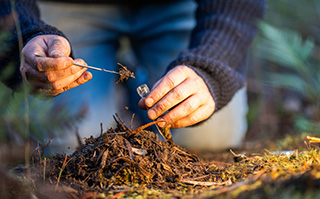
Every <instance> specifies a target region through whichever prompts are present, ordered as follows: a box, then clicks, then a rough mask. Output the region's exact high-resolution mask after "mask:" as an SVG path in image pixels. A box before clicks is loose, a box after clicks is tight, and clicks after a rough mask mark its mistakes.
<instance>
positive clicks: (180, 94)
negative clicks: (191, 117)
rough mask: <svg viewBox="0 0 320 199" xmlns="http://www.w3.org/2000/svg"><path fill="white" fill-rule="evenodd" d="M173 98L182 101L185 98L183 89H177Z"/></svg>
mask: <svg viewBox="0 0 320 199" xmlns="http://www.w3.org/2000/svg"><path fill="white" fill-rule="evenodd" d="M173 96H174V97H175V98H176V99H182V98H183V96H184V92H183V90H182V89H180V88H179V87H176V88H175V89H174V90H173Z"/></svg>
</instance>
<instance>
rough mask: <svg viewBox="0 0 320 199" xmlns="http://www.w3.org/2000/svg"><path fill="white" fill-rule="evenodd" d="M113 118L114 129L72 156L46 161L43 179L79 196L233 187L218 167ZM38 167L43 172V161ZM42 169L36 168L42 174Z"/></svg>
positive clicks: (60, 156) (86, 143) (59, 155)
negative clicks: (143, 188)
mask: <svg viewBox="0 0 320 199" xmlns="http://www.w3.org/2000/svg"><path fill="white" fill-rule="evenodd" d="M115 119H116V122H117V127H116V128H115V129H113V128H110V129H109V130H108V131H107V132H105V133H102V134H101V135H100V136H99V137H97V138H93V137H90V138H88V139H86V140H85V144H84V145H82V146H81V147H80V148H79V149H78V150H76V151H75V152H74V153H73V154H72V155H70V157H69V156H67V155H63V154H58V155H56V156H55V157H54V158H53V159H51V160H48V161H46V168H47V169H46V171H47V174H46V175H47V178H48V179H50V181H51V182H58V181H59V182H60V184H61V185H67V186H71V187H72V188H73V189H75V190H77V191H78V194H84V193H86V192H103V191H119V190H123V189H125V188H130V187H132V186H134V185H137V184H139V185H141V184H143V185H145V186H146V187H148V188H152V189H161V190H167V191H170V190H175V191H179V190H184V189H186V187H190V188H192V187H194V185H202V186H213V185H218V186H222V185H225V184H230V183H231V182H230V180H229V179H222V178H221V175H220V172H221V169H222V168H221V167H219V166H217V165H216V164H214V163H212V162H204V161H202V160H200V159H199V158H198V157H197V156H196V155H194V154H191V153H189V152H188V151H187V150H185V149H183V148H181V147H180V146H178V145H175V144H171V143H168V142H163V141H161V140H160V139H159V138H158V136H157V135H155V134H154V133H153V132H151V131H146V130H141V128H139V129H138V130H136V131H133V130H132V129H130V128H128V127H127V126H126V125H125V124H124V123H123V121H122V120H121V119H119V118H115ZM40 165H41V167H42V168H43V165H44V164H43V161H42V162H41V163H40ZM42 168H40V169H39V168H38V169H39V170H40V171H42V170H43V169H42ZM62 169H63V171H62V173H61V176H60V177H59V173H60V172H61V170H62ZM202 186H199V187H198V189H201V188H202ZM194 189H196V188H195V187H194Z"/></svg>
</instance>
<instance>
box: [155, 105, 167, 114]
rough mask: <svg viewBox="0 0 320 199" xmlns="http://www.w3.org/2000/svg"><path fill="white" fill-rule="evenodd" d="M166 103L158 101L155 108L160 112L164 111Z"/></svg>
mask: <svg viewBox="0 0 320 199" xmlns="http://www.w3.org/2000/svg"><path fill="white" fill-rule="evenodd" d="M166 107H167V106H166V104H165V103H159V104H158V105H157V109H158V110H160V112H164V111H166Z"/></svg>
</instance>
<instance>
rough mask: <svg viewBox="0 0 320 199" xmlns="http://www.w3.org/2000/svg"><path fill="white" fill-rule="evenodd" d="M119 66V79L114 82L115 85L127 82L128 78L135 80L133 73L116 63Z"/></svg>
mask: <svg viewBox="0 0 320 199" xmlns="http://www.w3.org/2000/svg"><path fill="white" fill-rule="evenodd" d="M118 65H119V67H120V68H119V79H118V80H117V81H116V83H119V82H122V81H124V80H126V81H127V80H128V79H129V78H130V77H132V78H135V76H134V73H133V72H131V71H130V70H129V69H128V68H127V67H126V66H123V65H122V64H120V63H118Z"/></svg>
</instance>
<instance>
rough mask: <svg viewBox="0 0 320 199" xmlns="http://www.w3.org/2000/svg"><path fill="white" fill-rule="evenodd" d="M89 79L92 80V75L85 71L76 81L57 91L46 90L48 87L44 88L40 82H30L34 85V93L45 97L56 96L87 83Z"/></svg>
mask: <svg viewBox="0 0 320 199" xmlns="http://www.w3.org/2000/svg"><path fill="white" fill-rule="evenodd" d="M90 79H92V74H91V73H90V72H88V71H85V72H84V73H83V74H82V75H81V76H80V77H79V78H78V79H76V80H75V81H73V82H71V83H70V84H68V85H64V86H63V87H61V88H58V89H52V88H48V86H44V85H43V83H42V82H32V84H33V85H34V90H35V91H36V92H41V93H44V94H45V95H47V96H57V95H59V94H60V93H63V92H65V91H67V90H69V89H72V88H74V87H77V86H79V85H81V84H84V83H86V82H88V81H89V80H90Z"/></svg>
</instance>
